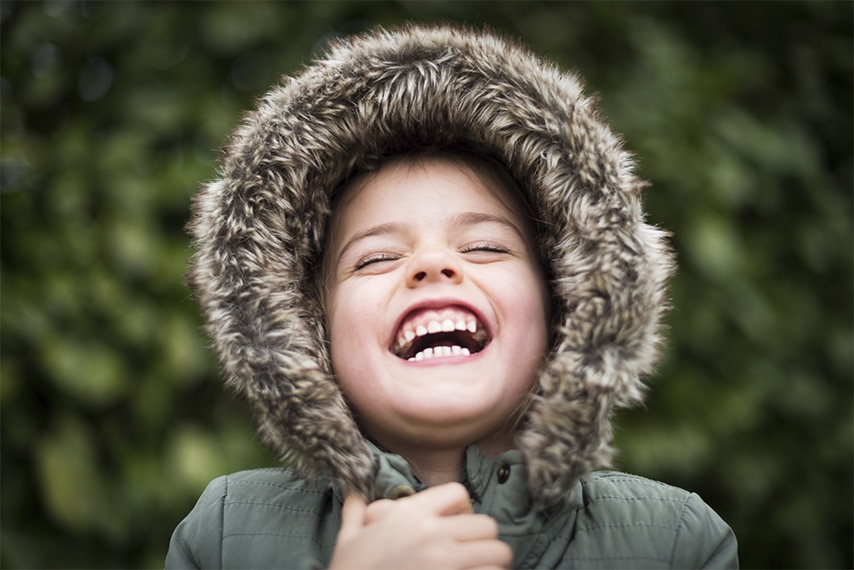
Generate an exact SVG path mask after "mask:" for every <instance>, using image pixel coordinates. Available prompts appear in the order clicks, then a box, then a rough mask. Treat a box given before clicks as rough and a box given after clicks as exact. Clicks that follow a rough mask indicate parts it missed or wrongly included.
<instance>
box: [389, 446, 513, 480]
mask: <svg viewBox="0 0 854 570" xmlns="http://www.w3.org/2000/svg"><path fill="white" fill-rule="evenodd" d="M508 440H509V437H508V435H507V434H496V435H494V436H492V437H489V438H485V439H483V440H481V441H477V442H474V444H475V445H477V446H478V448H479V449H480V451H481V453H483V454H484V455H486V456H488V457H497V456H498V455H500V454H501V453H503V452H504V451H507V450H508V449H510V448H511V447H512V446H511V445H509V443H508ZM466 447H467V446H465V445H463V446H430V445H421V446H413V445H411V444H410V445H405V446H398V445H392V446H388V447H387V449H388V450H389V451H390V452H392V453H395V454H397V455H400V456H401V457H403V458H404V459H406V461H407V463H409V466H410V468H411V469H412V472H413V473H414V474H415V476H416V477H418V480H419V481H421V482H422V483H424V484H425V485H427V486H428V487H433V486H435V485H442V484H444V483H451V482H454V481H459V480H460V471H461V470H462V468H463V465H464V462H465V455H466Z"/></svg>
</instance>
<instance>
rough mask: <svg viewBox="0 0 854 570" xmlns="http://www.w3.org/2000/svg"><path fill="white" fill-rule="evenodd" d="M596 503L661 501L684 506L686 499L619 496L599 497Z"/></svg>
mask: <svg viewBox="0 0 854 570" xmlns="http://www.w3.org/2000/svg"><path fill="white" fill-rule="evenodd" d="M595 500H596V501H601V500H612V501H659V502H661V503H679V504H684V502H685V500H684V499H666V498H663V497H620V496H619V495H598V496H597V497H596V498H595Z"/></svg>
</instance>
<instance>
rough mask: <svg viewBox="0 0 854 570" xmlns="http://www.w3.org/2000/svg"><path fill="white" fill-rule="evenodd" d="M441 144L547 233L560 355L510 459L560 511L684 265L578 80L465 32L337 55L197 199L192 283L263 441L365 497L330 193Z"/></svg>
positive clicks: (649, 345)
mask: <svg viewBox="0 0 854 570" xmlns="http://www.w3.org/2000/svg"><path fill="white" fill-rule="evenodd" d="M445 146H448V147H459V146H464V147H466V148H468V149H472V150H474V151H476V152H479V153H482V154H485V155H489V156H491V157H493V158H494V159H495V160H498V161H500V162H501V163H502V164H503V165H504V166H505V167H506V169H507V170H508V171H509V173H510V174H511V176H513V177H514V179H515V180H516V182H517V183H518V184H519V186H520V187H521V188H522V189H523V192H525V193H526V196H525V199H526V200H527V201H528V202H529V204H530V206H531V209H532V211H533V212H534V215H535V216H536V219H537V223H538V229H539V235H538V244H537V246H538V248H539V251H540V253H541V255H542V257H543V260H544V263H545V265H546V271H547V273H548V274H549V275H550V278H551V279H550V287H551V292H552V295H553V297H554V300H555V302H554V309H553V311H554V312H555V314H554V318H553V325H552V327H553V330H552V339H553V344H552V347H553V348H552V351H551V353H550V354H549V356H548V358H547V361H546V363H545V365H544V367H543V369H542V372H541V373H540V375H539V377H538V385H537V387H536V394H535V396H534V399H533V402H532V404H531V406H530V407H529V409H528V412H527V415H526V416H525V417H524V418H523V421H522V422H521V424H520V426H521V427H520V431H519V432H518V438H517V445H518V448H519V449H520V450H522V453H523V454H524V456H525V459H526V460H527V463H528V466H529V482H530V486H531V492H532V494H533V496H534V498H535V500H536V501H537V504H538V505H540V506H547V505H550V504H554V503H556V502H559V501H560V500H562V499H563V498H565V497H566V496H568V494H569V492H570V490H571V489H572V488H573V486H574V483H575V482H576V481H577V479H578V477H579V476H581V475H583V474H584V473H586V472H588V471H591V470H593V469H596V468H600V467H605V466H608V464H609V462H610V460H611V458H612V455H613V452H612V430H611V413H612V409H613V408H614V407H615V406H623V405H629V404H635V403H638V402H639V401H640V400H641V398H642V394H643V384H642V382H641V377H642V376H643V375H644V374H646V373H648V372H649V371H650V369H651V367H652V366H653V364H654V362H655V359H656V352H657V351H656V347H657V344H658V341H659V337H658V327H659V320H660V317H661V315H662V313H663V312H664V310H665V308H666V297H665V290H664V289H665V283H666V281H667V278H668V276H669V273H670V270H671V256H670V253H669V250H668V249H667V246H666V244H665V241H664V234H663V233H662V232H660V231H658V230H657V229H655V228H653V227H651V226H649V225H647V224H646V223H645V222H644V216H643V212H642V210H641V196H640V193H641V188H642V187H643V186H644V184H643V182H642V181H640V180H639V179H638V178H636V176H635V174H634V172H633V161H632V158H631V156H630V155H629V154H628V153H627V152H625V151H624V150H623V149H622V148H621V141H620V139H619V138H618V137H617V136H615V135H614V134H613V133H612V132H611V130H610V129H609V128H608V127H607V126H606V125H605V124H603V122H602V121H601V119H600V118H599V116H598V114H597V112H596V110H595V108H594V101H593V100H592V99H591V98H590V97H588V96H586V95H585V94H584V93H583V92H582V86H581V84H580V82H579V80H578V78H577V77H575V76H574V75H571V74H568V73H563V72H561V71H560V70H558V69H557V68H556V67H555V66H554V65H552V64H550V63H547V62H544V61H542V60H541V59H540V58H538V57H536V56H535V55H533V54H532V53H531V52H529V51H528V50H527V49H526V48H524V47H522V46H520V45H518V44H516V43H515V42H513V41H511V40H509V39H507V38H504V37H501V36H498V35H496V34H493V33H490V32H483V31H475V30H469V29H462V28H456V27H420V26H414V25H413V26H409V27H406V28H402V29H399V30H396V31H384V30H382V29H378V30H375V31H373V32H371V33H368V34H365V35H362V36H358V37H352V38H348V39H344V40H339V41H337V42H336V43H335V44H334V45H332V46H331V47H330V48H329V50H328V52H327V53H326V55H325V56H324V57H322V58H321V59H319V60H318V61H316V62H315V63H314V64H313V65H311V66H309V67H307V68H305V69H303V70H302V71H300V72H299V73H297V74H295V75H294V76H292V77H285V78H284V79H283V80H282V82H281V84H279V85H278V86H276V87H274V88H273V89H272V90H270V91H269V92H268V93H267V94H266V95H265V96H264V97H263V98H262V99H261V100H260V101H259V104H258V106H257V109H255V110H254V111H252V112H250V113H249V114H248V115H247V116H246V117H245V120H244V121H243V123H242V124H241V125H240V126H239V127H238V128H237V129H236V130H235V131H234V133H233V134H232V138H231V139H230V142H229V143H228V145H227V146H226V148H225V149H224V153H223V156H222V162H221V169H220V173H219V176H218V178H217V179H216V180H214V181H212V182H210V183H208V184H206V185H205V186H204V187H203V188H202V190H201V192H200V193H199V194H198V196H197V198H196V200H195V203H194V210H193V218H192V220H191V222H190V226H189V227H190V231H191V232H192V235H193V238H194V244H195V255H194V257H193V259H192V261H191V266H190V270H189V273H188V281H189V283H190V286H191V288H192V289H193V291H194V293H195V294H196V297H197V300H198V302H199V304H200V305H201V307H202V310H203V312H204V314H205V317H206V322H207V332H208V334H209V336H210V337H211V339H212V342H213V345H214V348H215V350H216V352H217V354H218V356H219V359H220V361H221V364H222V367H223V371H224V375H225V377H226V381H227V383H228V384H229V385H230V386H231V387H232V388H234V389H235V390H236V391H237V392H239V393H240V394H242V395H243V396H244V397H246V398H247V399H248V401H249V402H250V404H251V406H252V407H253V409H254V413H255V416H256V419H257V423H258V427H259V433H260V436H261V438H262V439H263V441H264V442H265V443H266V444H268V445H269V446H270V447H271V448H272V449H273V450H274V452H275V453H276V454H277V455H278V456H279V457H280V458H281V459H282V460H283V461H285V462H287V463H288V464H289V465H290V466H291V467H292V468H294V469H296V470H297V471H298V472H300V473H302V474H303V475H305V476H312V475H314V474H319V473H321V472H322V473H325V474H331V476H332V478H333V480H335V481H336V482H338V483H339V484H341V485H345V486H347V487H349V488H353V489H357V490H359V491H360V492H362V493H363V494H364V495H365V496H367V497H368V498H370V495H371V489H372V488H373V485H372V481H373V477H374V474H375V471H376V458H375V455H374V452H373V451H372V449H371V447H370V446H369V444H368V442H367V441H366V440H365V439H364V437H363V436H362V435H361V433H360V432H359V430H358V428H357V426H356V422H355V420H354V418H353V416H352V414H351V413H350V410H349V409H348V407H347V405H346V403H345V401H344V397H343V395H342V392H341V390H340V389H339V387H338V385H337V384H336V381H335V377H334V375H333V373H332V368H331V364H330V360H329V354H328V346H327V340H326V339H327V336H326V331H325V323H324V315H323V309H322V304H321V300H320V297H319V295H318V293H317V287H316V285H315V278H316V275H317V271H318V270H319V267H320V260H321V253H322V247H323V245H324V240H325V238H324V230H325V224H326V222H327V219H328V217H329V215H330V197H331V195H332V193H333V191H334V190H335V189H336V188H337V187H338V186H339V185H340V184H341V182H342V181H343V180H345V179H346V178H347V177H348V175H349V174H350V173H352V172H353V170H354V169H355V168H356V167H357V166H359V165H360V164H365V163H369V162H371V161H375V160H376V159H377V158H378V157H381V156H383V155H386V154H389V153H392V152H400V151H402V150H405V149H408V148H411V149H416V148H427V147H429V148H435V147H445Z"/></svg>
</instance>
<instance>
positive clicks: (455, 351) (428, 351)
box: [409, 345, 471, 362]
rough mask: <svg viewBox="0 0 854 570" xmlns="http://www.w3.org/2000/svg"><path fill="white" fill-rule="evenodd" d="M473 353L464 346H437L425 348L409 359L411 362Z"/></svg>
mask: <svg viewBox="0 0 854 570" xmlns="http://www.w3.org/2000/svg"><path fill="white" fill-rule="evenodd" d="M469 355H471V351H470V350H469V349H467V348H463V347H460V346H456V345H454V346H436V347H430V348H425V349H424V350H422V351H421V352H419V353H417V354H416V355H415V356H413V357H411V358H410V359H409V362H416V361H419V360H426V359H428V358H437V357H443V356H469Z"/></svg>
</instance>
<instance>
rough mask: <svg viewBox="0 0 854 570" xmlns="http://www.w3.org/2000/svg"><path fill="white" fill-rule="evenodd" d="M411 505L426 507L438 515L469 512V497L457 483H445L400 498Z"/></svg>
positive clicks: (464, 489)
mask: <svg viewBox="0 0 854 570" xmlns="http://www.w3.org/2000/svg"><path fill="white" fill-rule="evenodd" d="M400 500H401V501H409V502H411V503H412V504H413V505H417V506H418V507H421V508H426V509H427V510H428V511H429V512H432V513H434V514H437V515H439V516H448V515H459V514H466V513H471V512H472V510H471V497H469V492H468V491H467V490H466V488H465V487H463V486H462V485H461V484H459V483H445V484H443V485H437V486H435V487H430V488H429V489H427V490H425V491H422V492H420V493H416V494H415V495H412V496H411V497H406V498H405V499H400Z"/></svg>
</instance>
